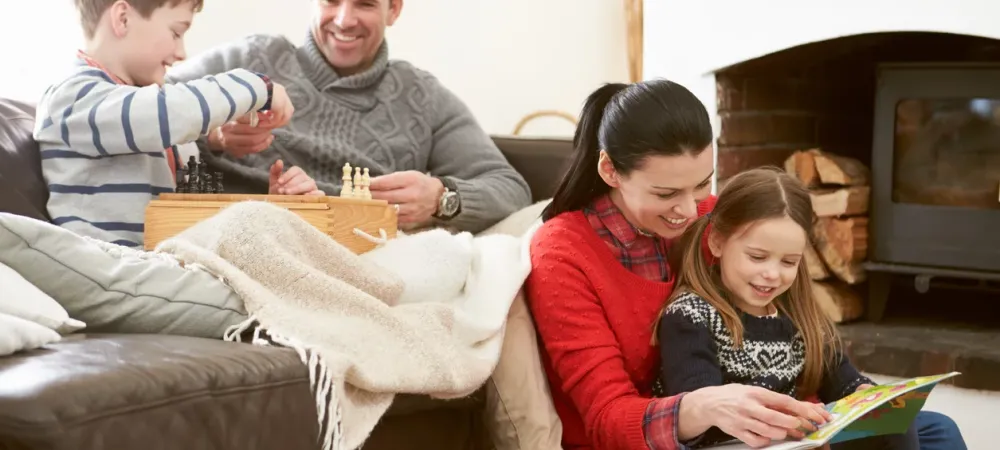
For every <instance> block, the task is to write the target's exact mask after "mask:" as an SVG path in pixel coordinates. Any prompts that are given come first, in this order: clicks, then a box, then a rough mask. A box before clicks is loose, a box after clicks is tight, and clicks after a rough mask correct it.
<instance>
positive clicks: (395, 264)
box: [156, 202, 530, 450]
mask: <svg viewBox="0 0 1000 450" xmlns="http://www.w3.org/2000/svg"><path fill="white" fill-rule="evenodd" d="M156 250H157V251H158V252H165V253H168V254H171V255H173V256H174V257H176V258H177V259H178V260H180V261H181V262H182V263H183V264H186V265H190V264H197V265H199V266H203V267H204V268H205V269H207V270H209V271H210V272H213V273H215V274H217V275H218V276H220V277H222V278H223V279H224V280H225V281H226V282H227V283H229V284H230V285H231V286H232V287H233V289H234V290H236V292H237V293H239V294H240V295H241V296H242V297H243V299H244V301H245V302H246V308H247V311H249V312H250V314H251V317H250V320H248V321H247V322H246V323H244V324H242V325H241V326H239V327H235V329H233V330H231V332H230V333H227V336H226V339H229V340H237V339H239V335H240V334H241V333H242V332H244V331H247V330H250V329H254V328H255V333H254V336H255V338H254V343H257V344H263V345H268V344H272V343H273V344H279V345H284V346H288V347H292V348H294V349H296V350H297V351H298V352H299V356H300V357H301V358H302V360H303V362H305V363H306V364H307V365H308V368H309V373H310V377H311V379H310V381H311V383H312V389H313V392H314V394H315V395H316V401H317V411H318V414H319V420H320V429H321V441H322V444H323V448H324V449H337V450H339V449H355V448H358V447H360V446H361V444H363V443H364V441H365V440H366V439H367V437H368V435H369V434H370V432H371V430H372V429H373V428H374V426H375V424H376V423H377V422H378V420H379V419H380V418H381V416H382V414H383V413H385V411H386V410H387V409H388V407H389V405H390V404H391V403H392V400H393V396H394V394H397V393H417V394H426V395H430V396H432V397H436V398H457V397H463V396H466V395H469V394H471V393H472V392H474V391H475V390H476V389H477V388H479V387H480V386H481V385H482V384H483V383H484V382H485V381H486V380H487V378H488V377H489V376H490V374H491V373H492V372H493V370H494V367H495V366H496V364H497V360H498V358H499V354H500V347H501V344H502V342H503V331H504V324H505V320H506V317H507V312H508V309H509V308H510V305H511V302H512V300H513V299H514V297H515V295H516V294H517V292H518V291H519V290H520V288H521V285H522V284H523V282H524V280H525V278H526V277H527V275H528V272H529V270H530V262H529V259H528V250H527V238H517V237H513V236H507V235H493V236H483V237H473V236H472V235H470V234H468V233H462V234H457V235H452V234H449V233H447V232H445V231H441V230H431V231H425V232H422V233H417V234H412V235H407V236H402V237H398V238H396V239H392V240H390V241H388V242H385V243H384V244H383V245H381V246H380V247H379V248H377V249H375V250H373V251H371V252H368V253H365V254H363V255H361V256H358V255H355V254H354V253H352V252H350V251H349V250H347V249H346V248H345V247H344V246H342V245H340V244H339V243H337V242H336V241H334V240H332V239H330V238H329V237H327V236H326V235H325V234H323V233H321V232H320V231H318V230H316V229H315V228H314V227H312V226H311V225H309V224H308V223H306V222H305V221H303V220H302V219H300V218H299V217H298V216H296V215H295V214H293V213H291V212H289V211H287V210H285V209H282V208H280V207H277V206H274V205H270V204H267V203H262V202H241V203H237V204H235V205H233V206H230V207H228V208H226V209H224V210H222V211H221V212H220V213H219V214H217V215H215V216H213V217H211V218H209V219H207V220H205V221H203V222H200V223H198V224H196V225H195V226H193V227H191V228H189V229H188V230H186V231H184V232H183V233H181V234H180V235H178V236H176V237H175V238H173V239H169V240H166V241H164V242H163V243H161V244H160V245H159V246H158V247H157V249H156Z"/></svg>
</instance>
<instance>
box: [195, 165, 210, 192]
mask: <svg viewBox="0 0 1000 450" xmlns="http://www.w3.org/2000/svg"><path fill="white" fill-rule="evenodd" d="M209 178H211V177H210V175H209V173H208V163H206V162H205V161H204V160H202V161H201V162H199V163H198V192H200V193H202V194H204V193H205V192H208V183H209V180H208V179H209Z"/></svg>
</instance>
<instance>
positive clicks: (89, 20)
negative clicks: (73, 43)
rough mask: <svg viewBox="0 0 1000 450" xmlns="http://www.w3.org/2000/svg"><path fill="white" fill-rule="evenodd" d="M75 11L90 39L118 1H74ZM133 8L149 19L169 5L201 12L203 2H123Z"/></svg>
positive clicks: (134, 0) (202, 0)
mask: <svg viewBox="0 0 1000 450" xmlns="http://www.w3.org/2000/svg"><path fill="white" fill-rule="evenodd" d="M74 1H75V2H76V10H77V11H79V12H80V25H82V26H83V35H84V36H85V37H86V38H87V39H90V38H92V37H94V33H95V32H96V30H97V23H98V22H100V20H101V15H103V14H104V11H107V10H108V8H110V7H111V5H113V4H114V3H115V2H116V1H118V0H74ZM125 1H126V2H128V4H130V5H132V7H133V8H135V9H136V10H138V11H139V14H141V15H142V17H145V18H147V19H148V18H149V16H151V15H152V14H153V11H156V10H157V9H159V8H160V7H161V6H164V5H167V4H169V5H170V6H177V5H180V4H182V3H190V4H191V6H192V7H194V10H195V11H196V12H197V11H201V7H202V5H203V4H204V0H125Z"/></svg>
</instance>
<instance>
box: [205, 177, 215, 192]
mask: <svg viewBox="0 0 1000 450" xmlns="http://www.w3.org/2000/svg"><path fill="white" fill-rule="evenodd" d="M204 180H205V191H204V193H205V194H214V193H215V179H214V177H212V174H210V173H206V174H205V178H204Z"/></svg>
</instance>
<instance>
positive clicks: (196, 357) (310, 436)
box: [0, 99, 570, 450]
mask: <svg viewBox="0 0 1000 450" xmlns="http://www.w3.org/2000/svg"><path fill="white" fill-rule="evenodd" d="M33 114H34V112H33V109H32V107H31V106H30V105H26V104H22V103H18V102H13V101H10V100H4V99H0V212H9V213H15V214H19V215H24V216H28V217H33V218H35V219H39V220H48V219H49V218H48V217H47V214H46V212H45V202H46V199H47V197H48V191H47V189H46V187H45V182H44V180H43V179H42V177H41V174H40V168H39V160H38V149H37V145H35V144H34V142H33V140H32V139H31V130H32V126H33V123H34V117H33ZM494 139H495V141H496V142H497V144H498V145H499V146H500V148H501V150H503V152H504V154H505V155H506V156H507V158H508V160H509V161H510V162H511V163H512V164H513V166H514V167H515V168H516V169H517V170H518V171H520V172H521V173H522V174H524V176H525V178H526V179H527V180H528V182H529V184H530V185H531V187H532V190H533V195H534V198H535V200H540V199H543V198H547V197H549V196H550V194H551V191H552V189H553V188H554V185H555V183H556V182H557V179H558V175H557V174H558V173H560V172H561V169H562V167H563V164H564V163H565V161H566V159H567V156H568V154H569V149H570V143H569V141H568V140H562V139H523V138H516V137H497V138H494ZM0 251H3V249H0ZM484 405H485V400H484V392H483V390H480V391H478V392H476V393H475V394H473V395H471V396H470V397H467V398H464V399H458V400H449V401H442V400H433V399H430V398H427V397H423V396H413V395H400V396H398V397H397V399H396V401H395V402H394V404H393V406H392V407H391V408H390V410H389V411H388V413H387V414H386V415H385V416H384V418H383V419H382V421H381V422H380V423H379V424H378V426H377V427H376V428H375V430H374V432H373V433H372V435H371V437H370V439H369V440H368V442H367V443H366V444H365V447H364V448H365V449H366V450H380V449H386V450H389V449H391V450H407V449H414V450H416V449H420V450H429V449H434V450H451V449H454V450H466V449H468V450H473V449H489V448H492V445H491V444H490V443H489V438H488V437H487V433H486V430H485V429H484V425H483V421H482V417H481V416H482V412H483V408H484ZM316 423H317V420H316V408H315V403H314V400H313V395H312V394H311V393H310V389H309V380H308V377H307V371H306V368H305V366H304V365H303V364H301V362H300V361H299V359H298V357H297V356H296V354H295V353H294V352H293V351H291V350H288V349H282V348H271V347H258V346H253V345H249V344H235V343H227V342H222V341H221V340H210V339H199V338H191V337H184V336H168V335H136V334H131V335H127V334H103V335H95V334H78V335H71V336H68V337H66V338H65V339H64V340H63V341H62V342H59V343H56V344H53V345H49V346H47V347H45V348H42V349H37V350H33V351H29V352H22V353H17V354H14V355H10V356H2V357H0V449H59V450H62V449H66V450H89V449H109V450H125V449H142V450H158V449H183V450H196V449H216V450H223V449H234V450H235V449H239V450H252V449H282V450H298V449H310V450H311V449H315V448H317V447H318V445H317V441H316V435H317V426H316Z"/></svg>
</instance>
